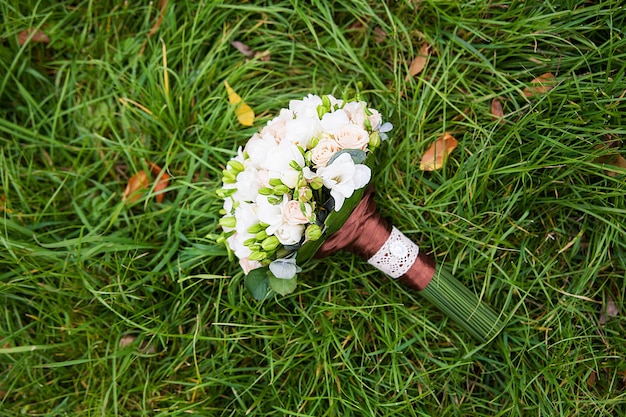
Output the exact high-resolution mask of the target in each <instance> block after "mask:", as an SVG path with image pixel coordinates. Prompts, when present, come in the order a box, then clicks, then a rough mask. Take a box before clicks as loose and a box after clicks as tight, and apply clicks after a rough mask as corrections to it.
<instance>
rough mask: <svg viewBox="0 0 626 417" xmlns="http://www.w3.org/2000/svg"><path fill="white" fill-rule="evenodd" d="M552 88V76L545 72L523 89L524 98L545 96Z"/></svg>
mask: <svg viewBox="0 0 626 417" xmlns="http://www.w3.org/2000/svg"><path fill="white" fill-rule="evenodd" d="M553 88H554V74H552V73H551V72H546V73H545V74H541V75H540V76H539V77H537V78H535V79H534V80H532V81H531V82H530V86H528V87H526V88H525V89H524V97H532V96H536V95H540V94H545V93H547V92H548V91H550V90H552V89H553Z"/></svg>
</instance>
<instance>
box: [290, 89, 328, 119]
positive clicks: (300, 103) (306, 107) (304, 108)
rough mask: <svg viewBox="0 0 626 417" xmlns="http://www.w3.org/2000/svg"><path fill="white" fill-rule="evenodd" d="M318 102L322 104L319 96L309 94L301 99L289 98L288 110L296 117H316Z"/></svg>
mask: <svg viewBox="0 0 626 417" xmlns="http://www.w3.org/2000/svg"><path fill="white" fill-rule="evenodd" d="M320 104H322V98H321V97H319V96H316V95H313V94H309V95H308V96H306V97H304V98H303V99H302V100H291V101H290V102H289V110H291V111H292V112H293V113H294V114H295V115H296V116H298V117H307V118H313V117H317V106H319V105H320Z"/></svg>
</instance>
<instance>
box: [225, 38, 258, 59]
mask: <svg viewBox="0 0 626 417" xmlns="http://www.w3.org/2000/svg"><path fill="white" fill-rule="evenodd" d="M230 44H231V45H232V46H234V47H235V49H237V50H238V51H239V52H241V53H242V54H243V55H244V56H245V57H247V58H254V50H252V48H250V47H249V46H248V45H246V44H245V43H243V42H239V41H233V42H231V43H230Z"/></svg>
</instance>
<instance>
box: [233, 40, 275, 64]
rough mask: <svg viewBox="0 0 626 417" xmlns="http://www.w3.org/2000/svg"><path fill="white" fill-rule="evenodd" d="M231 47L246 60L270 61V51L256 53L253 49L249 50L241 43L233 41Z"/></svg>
mask: <svg viewBox="0 0 626 417" xmlns="http://www.w3.org/2000/svg"><path fill="white" fill-rule="evenodd" d="M231 45H232V46H233V47H234V48H235V49H237V50H238V51H239V52H241V53H242V54H243V56H245V57H246V58H249V59H252V58H258V59H260V60H261V61H265V62H269V60H270V51H263V52H256V51H255V50H254V49H252V48H250V47H249V46H248V45H246V44H245V43H243V42H239V41H233V42H231Z"/></svg>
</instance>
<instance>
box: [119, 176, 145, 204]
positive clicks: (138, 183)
mask: <svg viewBox="0 0 626 417" xmlns="http://www.w3.org/2000/svg"><path fill="white" fill-rule="evenodd" d="M149 185H150V180H149V179H148V174H147V173H146V171H144V170H141V171H139V172H137V173H136V174H135V175H133V176H132V177H130V178H129V179H128V184H127V185H126V189H125V190H124V194H123V195H122V201H125V202H128V204H132V203H135V202H137V201H138V200H139V199H140V198H141V194H142V193H143V191H144V190H146V189H147V188H148V186H149Z"/></svg>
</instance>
